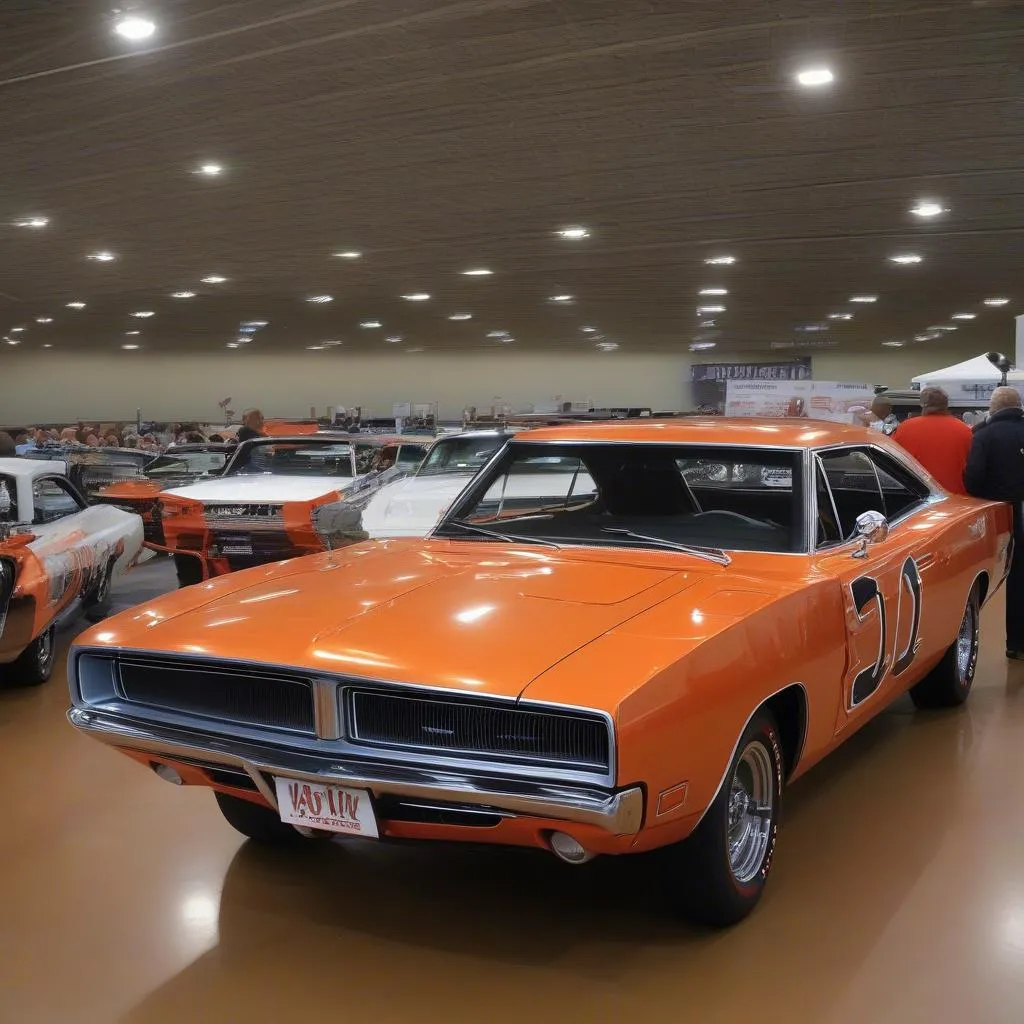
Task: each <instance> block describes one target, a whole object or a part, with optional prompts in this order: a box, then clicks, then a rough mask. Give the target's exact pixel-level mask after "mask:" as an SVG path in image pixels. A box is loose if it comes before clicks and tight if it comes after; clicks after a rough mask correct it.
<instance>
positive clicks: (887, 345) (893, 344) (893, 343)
mask: <svg viewBox="0 0 1024 1024" xmlns="http://www.w3.org/2000/svg"><path fill="white" fill-rule="evenodd" d="M905 344H906V342H905V341H883V342H882V345H883V347H884V348H903V346H904V345H905Z"/></svg>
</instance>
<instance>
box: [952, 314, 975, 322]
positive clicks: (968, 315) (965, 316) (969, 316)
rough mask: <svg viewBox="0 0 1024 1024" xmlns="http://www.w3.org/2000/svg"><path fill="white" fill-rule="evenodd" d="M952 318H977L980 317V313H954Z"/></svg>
mask: <svg viewBox="0 0 1024 1024" xmlns="http://www.w3.org/2000/svg"><path fill="white" fill-rule="evenodd" d="M950 319H951V320H977V319H978V314H977V313H954V314H953V315H952V316H951V317H950Z"/></svg>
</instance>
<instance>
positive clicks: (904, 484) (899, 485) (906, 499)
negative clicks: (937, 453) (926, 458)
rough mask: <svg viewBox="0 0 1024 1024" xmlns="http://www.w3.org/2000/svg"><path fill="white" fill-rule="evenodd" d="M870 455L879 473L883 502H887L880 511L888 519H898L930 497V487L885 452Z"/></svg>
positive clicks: (875, 452) (873, 452) (874, 452)
mask: <svg viewBox="0 0 1024 1024" xmlns="http://www.w3.org/2000/svg"><path fill="white" fill-rule="evenodd" d="M870 455H871V459H872V461H873V462H874V464H875V469H876V470H877V471H878V482H879V484H880V485H881V488H882V500H883V501H884V502H885V508H884V509H881V510H880V511H883V512H884V513H885V517H886V519H896V518H897V517H898V516H901V515H903V513H904V512H908V511H910V510H911V509H912V508H913V507H914V506H915V505H918V504H919V503H920V502H922V501H924V499H925V498H927V497H928V487H927V486H926V485H925V483H924V481H923V480H919V479H918V478H917V477H916V476H914V474H913V473H911V472H910V470H909V469H905V468H904V467H903V466H901V465H900V464H899V463H898V462H897V461H896V460H895V459H893V458H890V457H889V456H888V455H886V454H885V453H884V452H878V451H872V452H871V453H870Z"/></svg>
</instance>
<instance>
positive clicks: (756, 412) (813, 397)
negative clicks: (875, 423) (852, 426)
mask: <svg viewBox="0 0 1024 1024" xmlns="http://www.w3.org/2000/svg"><path fill="white" fill-rule="evenodd" d="M874 393H875V389H874V387H873V386H872V385H870V384H846V383H842V382H838V381H810V380H803V381H800V380H796V381H777V380H776V381H769V380H765V381H747V380H730V381H728V382H726V386H725V415H726V416H767V417H771V418H778V417H785V418H798V417H807V418H810V419H817V420H830V421H831V422H833V423H858V424H859V423H862V422H863V417H864V414H865V413H866V412H867V410H868V408H869V407H870V405H871V399H872V398H873V397H874Z"/></svg>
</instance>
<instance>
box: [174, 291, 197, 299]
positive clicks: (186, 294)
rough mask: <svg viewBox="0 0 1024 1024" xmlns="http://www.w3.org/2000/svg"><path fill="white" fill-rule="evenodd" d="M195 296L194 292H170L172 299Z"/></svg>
mask: <svg viewBox="0 0 1024 1024" xmlns="http://www.w3.org/2000/svg"><path fill="white" fill-rule="evenodd" d="M195 297H196V293H195V292H171V298H172V299H194V298H195Z"/></svg>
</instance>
